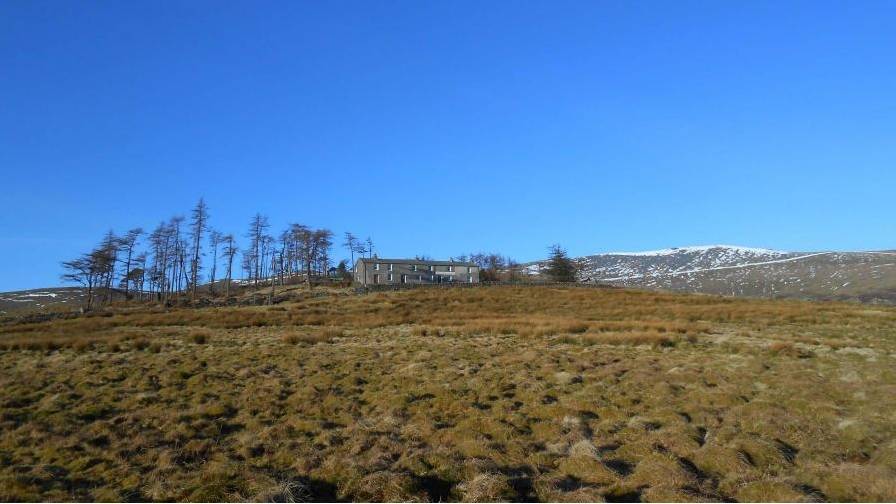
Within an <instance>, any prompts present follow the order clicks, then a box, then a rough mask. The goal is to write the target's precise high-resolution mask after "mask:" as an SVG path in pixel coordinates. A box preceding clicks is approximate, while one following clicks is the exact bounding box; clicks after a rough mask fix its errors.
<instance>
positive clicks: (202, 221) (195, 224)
mask: <svg viewBox="0 0 896 504" xmlns="http://www.w3.org/2000/svg"><path fill="white" fill-rule="evenodd" d="M191 218H192V219H191V221H190V237H191V238H192V239H193V252H192V256H193V258H192V260H191V261H190V299H192V300H193V301H196V289H197V287H198V285H199V268H200V267H201V264H200V259H199V257H200V255H201V253H202V234H203V233H204V232H205V231H206V230H207V229H208V205H206V204H205V200H204V199H203V198H199V201H198V202H197V203H196V206H195V207H194V208H193V212H192V214H191Z"/></svg>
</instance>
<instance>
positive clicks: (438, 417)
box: [0, 287, 896, 502]
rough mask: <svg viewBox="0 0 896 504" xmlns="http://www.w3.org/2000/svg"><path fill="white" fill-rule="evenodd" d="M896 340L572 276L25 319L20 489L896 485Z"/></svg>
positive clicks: (822, 489) (796, 496)
mask: <svg viewBox="0 0 896 504" xmlns="http://www.w3.org/2000/svg"><path fill="white" fill-rule="evenodd" d="M321 291H322V290H321ZM894 336H896V310H893V309H889V308H881V309H875V310H868V309H867V307H863V306H857V305H850V304H838V303H801V302H793V301H768V300H735V299H727V298H716V297H710V296H686V295H671V294H662V293H650V292H637V291H626V290H616V289H613V290H599V289H570V288H555V287H525V288H516V287H495V288H479V289H463V290H461V289H457V290H452V289H438V290H435V289H433V290H426V289H420V290H414V291H407V292H387V293H377V294H371V295H367V296H347V295H345V293H344V292H337V291H333V292H331V293H330V294H328V295H323V296H318V297H312V296H307V295H304V294H303V295H302V296H298V295H297V296H296V297H295V298H294V299H293V300H292V301H289V302H286V303H282V304H279V305H277V306H273V307H262V306H251V307H250V306H246V307H231V308H220V307H218V308H198V309H186V308H174V309H164V308H158V307H143V308H132V307H126V308H113V309H111V310H109V311H107V312H104V313H96V314H89V315H88V316H83V317H74V318H62V319H56V320H51V321H48V322H43V323H25V322H9V323H5V324H2V325H0V390H3V394H2V397H0V431H2V433H3V434H2V435H0V500H11V501H22V500H26V501H38V500H63V501H70V500H122V501H123V500H165V501H169V500H170V501H206V500H210V501H215V500H227V501H241V500H249V501H273V500H276V501H290V500H295V501H306V500H373V501H390V500H410V501H439V500H441V501H478V502H481V501H504V500H552V501H601V500H608V501H613V500H664V501H678V500H687V501H693V500H715V501H718V500H735V499H736V500H747V501H752V500H789V501H807V500H808V501H819V500H868V501H879V500H894V499H896V488H894V485H893V481H896V463H894V462H893V461H894V460H896V455H894V454H896V443H894V441H893V439H896V427H894V425H896V422H894V421H893V418H892V415H890V414H889V412H890V411H893V410H894V409H896V399H894V394H893V390H894V386H896V385H894V384H896V371H894V369H896V367H894V366H893V361H894V359H896V358H894V356H896V339H894Z"/></svg>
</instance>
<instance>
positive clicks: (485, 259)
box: [451, 245, 577, 282]
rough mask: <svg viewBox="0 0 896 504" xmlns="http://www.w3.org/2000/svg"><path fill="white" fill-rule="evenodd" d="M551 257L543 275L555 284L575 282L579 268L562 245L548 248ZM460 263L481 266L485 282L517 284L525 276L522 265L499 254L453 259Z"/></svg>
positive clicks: (480, 272) (492, 253)
mask: <svg viewBox="0 0 896 504" xmlns="http://www.w3.org/2000/svg"><path fill="white" fill-rule="evenodd" d="M548 251H549V257H548V260H547V265H546V267H545V268H544V269H543V270H542V273H543V274H544V275H546V276H547V277H548V278H549V279H551V280H553V281H555V282H575V281H576V273H577V266H576V263H575V262H574V261H573V260H572V259H570V258H569V255H567V253H566V250H564V249H563V247H561V246H560V245H552V246H550V247H549V248H548ZM451 260H453V261H458V262H471V263H473V264H475V265H477V266H479V279H480V281H483V282H517V281H519V280H521V279H522V278H523V277H524V276H525V275H524V272H523V269H522V266H521V265H520V263H518V262H517V261H515V260H514V259H513V258H511V257H506V256H502V255H501V254H498V253H494V252H491V253H483V252H479V253H475V254H470V255H460V256H457V257H452V258H451Z"/></svg>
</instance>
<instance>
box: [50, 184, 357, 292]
mask: <svg viewBox="0 0 896 504" xmlns="http://www.w3.org/2000/svg"><path fill="white" fill-rule="evenodd" d="M209 221H210V214H209V209H208V205H206V203H205V201H204V200H203V199H201V198H200V200H199V202H198V203H197V204H196V206H195V207H194V208H193V210H192V211H191V212H190V219H189V221H187V220H186V219H185V218H184V217H183V216H175V217H172V218H170V219H169V220H167V221H163V222H161V223H159V225H158V226H156V227H155V229H153V230H152V231H151V232H149V233H148V234H147V233H146V232H144V230H143V229H142V228H134V229H131V230H129V231H128V232H126V233H125V234H123V235H116V234H115V233H114V232H113V231H109V232H108V233H106V235H104V237H103V239H102V240H101V241H100V243H99V245H97V246H96V247H95V248H94V249H93V250H91V251H89V252H87V253H85V254H82V255H81V256H79V257H78V258H76V259H73V260H71V261H65V262H63V263H62V267H63V270H64V273H63V275H62V279H63V280H64V281H67V282H74V283H78V284H81V285H83V286H84V287H86V289H87V308H88V309H89V308H91V307H93V305H94V304H95V303H96V302H100V303H108V302H109V301H110V300H111V299H112V295H113V293H114V292H116V290H118V291H119V292H121V293H122V294H123V295H124V297H125V298H126V299H130V298H131V297H133V296H134V295H136V296H139V297H141V298H144V297H150V298H153V299H156V300H158V301H160V302H168V301H169V300H171V299H172V298H173V297H178V298H181V297H185V296H187V295H189V298H190V299H191V300H196V298H197V296H198V293H199V288H200V286H201V285H203V284H204V283H205V282H207V283H208V290H209V293H210V294H211V295H216V294H218V292H216V289H217V288H218V287H221V288H223V294H224V295H225V296H229V295H230V289H231V284H232V282H233V275H234V273H235V272H234V267H241V268H242V273H243V275H242V277H243V278H244V279H246V281H247V282H249V283H251V284H253V285H255V286H258V284H259V283H260V282H263V283H268V282H269V283H270V284H271V285H274V283H277V282H278V283H280V284H281V285H282V284H285V283H286V282H287V281H288V280H290V279H293V278H296V277H303V279H304V281H305V282H306V283H307V284H308V285H309V286H310V285H311V282H312V278H313V277H315V276H323V275H326V274H327V272H328V270H329V268H330V265H331V256H330V252H331V250H332V247H333V233H332V231H330V230H328V229H323V228H320V229H316V228H312V227H309V226H306V225H303V224H290V225H289V226H287V228H286V229H285V230H283V231H282V232H281V233H280V234H279V235H277V236H274V235H271V234H270V233H269V231H270V227H271V226H270V224H269V222H268V218H267V217H266V216H264V215H261V214H256V215H255V216H254V217H253V218H252V219H251V221H250V222H249V229H248V231H247V233H246V234H245V238H246V240H247V242H246V247H245V248H244V249H243V250H240V249H239V246H238V244H237V240H236V238H235V237H234V235H233V234H225V233H223V232H221V231H219V230H216V229H213V228H212V227H210V225H209ZM345 246H346V248H347V249H349V252H350V253H351V255H352V262H353V263H354V255H355V254H360V255H362V256H363V255H364V254H372V253H373V240H371V239H370V238H367V239H366V240H364V241H362V240H360V239H358V238H356V237H355V236H354V235H352V234H351V233H346V244H345ZM238 254H240V255H241V256H242V261H241V262H240V263H236V262H235V261H236V256H237V255H238ZM206 259H209V260H208V261H206ZM347 269H348V268H347V266H346V264H345V262H344V261H342V262H341V263H340V266H339V271H341V272H343V274H345V272H346V271H347ZM221 270H223V278H219V277H220V276H221V275H220V273H221ZM205 271H207V272H208V274H207V276H205V275H203V272H205Z"/></svg>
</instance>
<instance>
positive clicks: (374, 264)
mask: <svg viewBox="0 0 896 504" xmlns="http://www.w3.org/2000/svg"><path fill="white" fill-rule="evenodd" d="M379 270H380V263H373V271H379Z"/></svg>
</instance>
